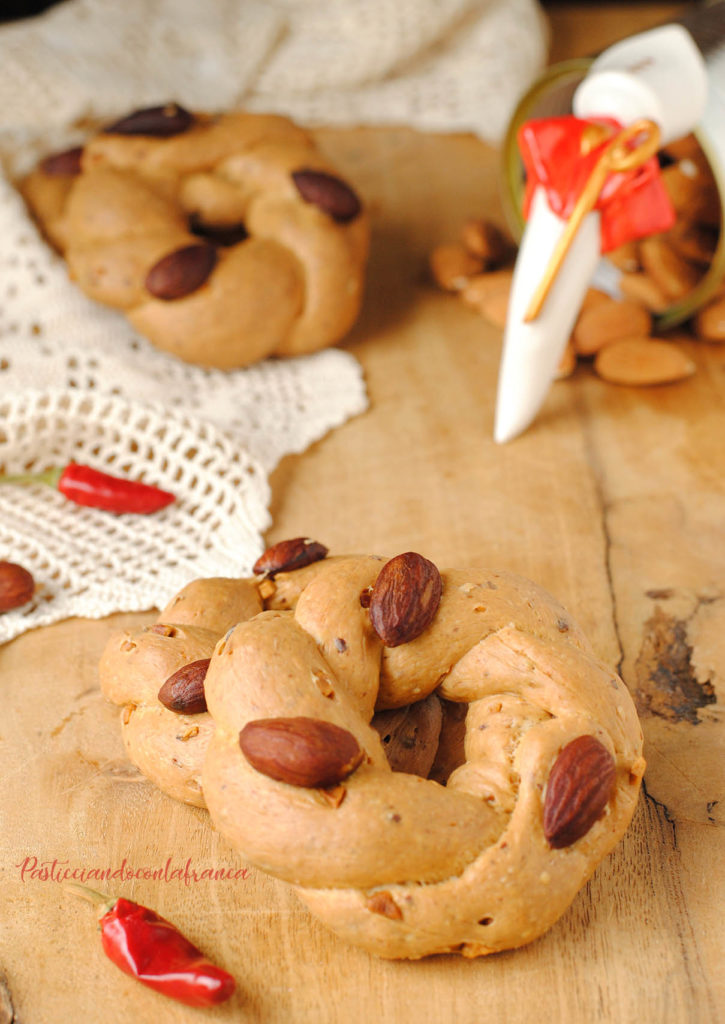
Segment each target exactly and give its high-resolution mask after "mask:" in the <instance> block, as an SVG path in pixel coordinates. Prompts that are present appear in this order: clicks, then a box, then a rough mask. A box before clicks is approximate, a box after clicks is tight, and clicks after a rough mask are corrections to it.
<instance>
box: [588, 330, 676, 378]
mask: <svg viewBox="0 0 725 1024" xmlns="http://www.w3.org/2000/svg"><path fill="white" fill-rule="evenodd" d="M594 369H595V370H596V371H597V373H598V374H599V376H600V377H601V378H602V379H603V380H607V381H609V382H610V383H611V384H629V385H633V386H646V385H654V384H673V383H675V382H676V381H679V380H685V379H686V378H687V377H691V376H692V374H693V373H694V372H695V364H694V363H693V361H692V360H691V359H690V357H689V356H687V355H686V354H685V353H684V352H683V351H682V349H681V348H678V347H677V345H674V344H673V343H672V342H670V341H660V340H659V339H658V338H622V339H621V340H620V341H615V342H612V344H611V345H606V346H605V347H604V348H603V349H602V350H601V351H600V352H598V353H597V356H596V359H595V360H594Z"/></svg>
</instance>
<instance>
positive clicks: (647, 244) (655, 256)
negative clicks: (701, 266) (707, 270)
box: [639, 235, 702, 302]
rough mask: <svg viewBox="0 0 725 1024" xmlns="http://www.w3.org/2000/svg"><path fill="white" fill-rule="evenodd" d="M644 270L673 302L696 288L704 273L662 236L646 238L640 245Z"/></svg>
mask: <svg viewBox="0 0 725 1024" xmlns="http://www.w3.org/2000/svg"><path fill="white" fill-rule="evenodd" d="M639 252H640V258H641V260H642V267H643V269H644V270H645V271H646V272H647V273H648V274H649V276H650V277H651V278H652V280H653V281H654V282H655V284H656V285H657V286H658V287H659V288H661V289H662V291H663V292H664V293H665V295H666V296H667V297H668V298H669V299H670V300H671V301H673V302H676V301H677V300H679V299H682V298H684V297H685V295H687V293H688V292H691V291H692V289H693V288H694V287H695V285H696V284H697V282H698V281H699V279H700V277H701V276H702V271H701V270H698V269H697V268H696V267H694V266H693V265H692V263H690V262H689V260H686V259H685V258H684V257H683V256H680V255H679V253H677V252H676V251H675V249H673V248H672V246H671V245H670V243H669V242H668V241H667V239H666V238H664V237H663V236H662V235H653V236H652V237H651V238H644V239H643V240H642V241H641V242H640V244H639Z"/></svg>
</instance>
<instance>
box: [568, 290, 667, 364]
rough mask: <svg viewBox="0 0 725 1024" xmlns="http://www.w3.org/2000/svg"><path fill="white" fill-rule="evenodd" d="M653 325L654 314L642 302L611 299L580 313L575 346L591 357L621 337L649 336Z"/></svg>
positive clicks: (574, 333)
mask: <svg viewBox="0 0 725 1024" xmlns="http://www.w3.org/2000/svg"><path fill="white" fill-rule="evenodd" d="M651 327H652V317H651V316H650V314H649V312H648V311H647V310H646V309H643V308H642V307H641V306H640V305H639V304H638V303H636V302H631V301H625V302H617V300H616V299H611V298H610V299H609V300H608V301H607V302H599V303H597V304H596V305H595V306H591V307H590V308H589V309H585V310H584V312H583V313H580V314H579V318H578V320H577V322H576V324H575V325H574V332H573V336H572V337H573V341H574V348H575V349H576V351H577V352H578V354H579V355H582V356H591V355H594V354H595V353H596V352H598V351H599V350H600V349H601V348H603V346H605V345H609V344H611V342H613V341H617V339H619V338H628V337H632V336H640V335H647V334H649V332H650V329H651Z"/></svg>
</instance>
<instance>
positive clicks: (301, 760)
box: [239, 717, 363, 789]
mask: <svg viewBox="0 0 725 1024" xmlns="http://www.w3.org/2000/svg"><path fill="white" fill-rule="evenodd" d="M239 745H240V747H241V748H242V753H243V754H244V756H245V757H246V759H247V761H249V763H250V764H251V766H252V768H254V769H256V771H258V772H261V773H262V775H267V776H268V777H269V778H271V779H276V780H277V781H278V782H286V783H288V784H289V785H291V786H304V787H306V788H308V789H319V788H327V787H329V786H337V785H338V784H339V783H340V782H342V780H343V779H346V778H347V777H348V775H350V774H351V773H352V772H354V771H355V769H356V768H357V766H358V765H359V764H360V762H361V761H362V759H363V750H362V748H361V747H360V745H359V743H358V741H357V740H356V739H355V737H354V736H353V734H352V733H351V732H348V731H347V729H341V728H340V726H339V725H333V723H332V722H325V721H322V720H320V719H318V718H303V717H300V718H260V719H257V720H256V721H253V722H248V723H247V724H246V725H245V726H244V728H243V729H242V731H241V732H240V733H239Z"/></svg>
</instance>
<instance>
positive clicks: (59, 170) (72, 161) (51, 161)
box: [40, 146, 83, 178]
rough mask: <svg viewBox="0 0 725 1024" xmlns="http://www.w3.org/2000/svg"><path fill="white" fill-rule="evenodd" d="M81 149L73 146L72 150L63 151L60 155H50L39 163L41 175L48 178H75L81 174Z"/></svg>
mask: <svg viewBox="0 0 725 1024" xmlns="http://www.w3.org/2000/svg"><path fill="white" fill-rule="evenodd" d="M82 156H83V147H82V146H74V147H73V148H72V149H64V150H63V152H62V153H51V154H50V156H46V158H45V159H44V160H41V162H40V169H41V171H42V172H43V174H47V175H48V176H49V177H52V178H55V177H61V178H62V177H65V176H68V177H75V175H77V174H80V173H81V157H82Z"/></svg>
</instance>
